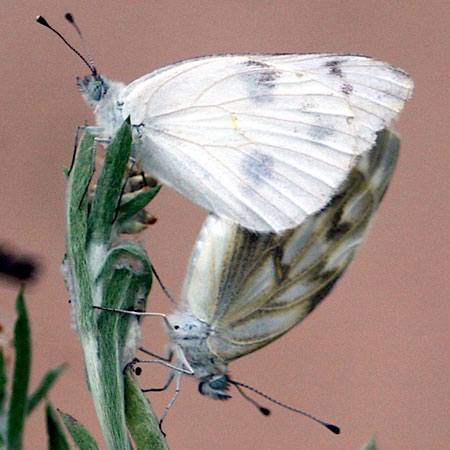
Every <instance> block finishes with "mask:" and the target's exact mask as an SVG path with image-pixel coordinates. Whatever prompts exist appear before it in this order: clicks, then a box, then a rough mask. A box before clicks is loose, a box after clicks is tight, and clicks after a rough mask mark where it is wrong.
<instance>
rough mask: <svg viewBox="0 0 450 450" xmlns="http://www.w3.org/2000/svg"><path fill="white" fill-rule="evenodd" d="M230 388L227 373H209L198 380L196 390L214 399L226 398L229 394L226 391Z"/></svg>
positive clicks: (229, 396)
mask: <svg viewBox="0 0 450 450" xmlns="http://www.w3.org/2000/svg"><path fill="white" fill-rule="evenodd" d="M229 388H230V383H229V381H228V377H227V375H209V376H207V377H204V378H202V379H201V380H200V383H199V385H198V390H199V392H200V394H202V395H206V396H207V397H212V398H214V399H216V400H228V399H229V398H231V395H230V394H229V393H228V392H226V391H228V389H229Z"/></svg>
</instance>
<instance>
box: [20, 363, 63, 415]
mask: <svg viewBox="0 0 450 450" xmlns="http://www.w3.org/2000/svg"><path fill="white" fill-rule="evenodd" d="M66 367H67V364H66V363H64V364H60V365H59V366H56V367H53V368H52V369H50V370H49V371H48V372H47V373H46V374H45V375H44V377H43V378H42V380H41V382H40V383H39V386H38V387H37V388H36V389H35V391H34V392H33V393H32V394H31V395H30V396H29V398H28V405H27V414H30V413H31V411H33V409H34V408H35V407H36V406H37V405H38V403H39V402H40V401H41V400H42V399H43V398H44V397H45V396H46V395H47V392H48V391H49V390H50V388H51V387H52V386H53V384H54V383H55V382H56V379H57V378H58V376H59V374H60V373H61V372H62V371H63V370H64V369H65V368H66Z"/></svg>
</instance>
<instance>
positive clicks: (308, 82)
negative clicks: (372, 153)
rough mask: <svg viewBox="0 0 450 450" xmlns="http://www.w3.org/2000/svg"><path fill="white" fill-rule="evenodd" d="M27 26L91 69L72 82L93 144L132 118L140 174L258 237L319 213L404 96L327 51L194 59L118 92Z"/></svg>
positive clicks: (377, 65)
mask: <svg viewBox="0 0 450 450" xmlns="http://www.w3.org/2000/svg"><path fill="white" fill-rule="evenodd" d="M66 18H67V19H68V20H69V21H70V22H72V23H73V24H74V22H73V17H72V16H71V14H67V15H66ZM37 21H38V22H39V23H41V24H42V25H45V26H46V27H48V28H50V29H51V30H52V31H54V32H55V33H56V34H57V35H58V36H59V37H61V38H62V39H63V40H64V42H65V43H66V44H67V45H68V46H69V47H70V48H71V49H72V50H74V51H75V52H76V53H77V54H78V55H79V56H80V57H81V58H82V60H83V61H84V62H85V63H86V64H87V66H88V67H89V68H90V70H91V72H92V74H91V75H88V76H86V77H85V78H83V79H81V78H78V86H79V88H80V90H81V92H82V94H83V96H84V98H85V99H86V101H87V102H88V103H89V105H91V107H92V108H93V110H94V114H95V116H96V121H97V125H98V126H99V127H100V129H101V131H99V132H98V134H99V136H100V137H102V138H106V139H108V138H112V137H114V135H115V133H116V132H117V131H118V129H119V127H120V126H121V124H122V123H123V121H124V119H126V118H127V117H128V116H130V118H131V123H132V124H133V126H134V130H135V133H134V141H133V150H134V154H135V157H136V158H137V161H138V163H139V164H140V166H141V168H142V169H143V170H144V171H146V172H148V173H150V174H151V175H153V176H155V177H156V178H158V179H160V180H161V181H162V182H163V183H165V184H167V185H169V186H171V187H173V188H174V189H176V190H177V191H179V192H180V193H182V194H183V195H185V196H186V197H187V198H189V199H190V200H192V201H193V202H195V203H197V204H199V205H200V206H203V207H204V208H206V209H208V210H210V211H212V212H214V213H216V214H217V215H219V216H221V217H225V218H227V219H230V220H231V221H233V222H235V223H238V224H240V225H242V226H245V227H246V228H248V229H250V230H256V231H261V232H270V231H272V232H276V233H279V232H281V231H283V230H285V229H287V228H292V227H294V226H297V225H299V224H301V223H302V222H303V221H304V220H305V219H307V218H308V217H309V216H310V215H311V214H314V213H316V212H317V211H320V210H321V209H322V208H323V207H324V206H325V205H326V204H327V203H328V202H329V200H330V199H331V197H332V196H333V195H334V194H335V192H336V190H337V188H338V187H339V186H340V185H341V183H342V182H343V181H344V180H345V179H346V178H347V175H348V173H349V171H350V170H351V169H352V167H354V165H355V164H356V161H357V160H358V157H359V156H360V155H362V154H363V153H364V152H365V151H368V150H369V149H370V148H371V147H372V146H373V144H374V143H375V137H376V133H377V132H378V131H380V130H382V129H383V128H385V127H386V126H388V125H389V124H390V123H391V122H392V121H393V120H394V119H395V117H396V116H397V115H398V114H399V113H400V111H401V110H402V109H403V106H404V104H405V102H406V100H408V99H409V98H410V97H411V94H412V89H413V82H412V80H411V79H410V77H409V75H408V74H407V73H405V72H403V71H402V70H400V69H397V68H395V67H393V66H391V65H390V64H387V63H385V62H382V61H377V60H375V59H372V58H369V57H367V56H362V55H351V54H332V53H318V54H304V55H300V54H253V55H252V54H236V55H226V54H225V55H215V56H204V57H199V58H194V59H189V60H186V61H181V62H179V63H176V64H172V65H170V66H167V67H164V68H162V69H159V70H156V71H154V72H152V73H149V74H147V75H144V76H143V77H141V78H139V79H137V80H136V81H134V82H132V83H131V84H129V85H128V86H125V85H124V84H123V83H120V82H117V81H110V80H108V79H107V78H106V77H105V76H103V75H98V73H97V69H96V68H95V66H94V64H93V62H92V60H91V61H87V60H86V59H85V58H84V57H83V56H82V55H81V54H80V53H79V52H77V51H76V50H75V49H74V48H73V47H72V46H71V45H70V44H69V43H68V42H67V41H66V40H65V39H64V37H63V36H62V35H61V34H60V33H59V32H58V31H56V30H55V29H54V28H52V27H51V26H50V25H49V24H48V23H47V21H46V20H45V19H44V18H43V17H41V16H39V17H38V18H37ZM74 26H75V28H76V30H77V32H78V33H79V35H80V37H81V39H82V36H81V33H80V31H79V29H78V27H77V26H76V25H74ZM82 40H83V39H82Z"/></svg>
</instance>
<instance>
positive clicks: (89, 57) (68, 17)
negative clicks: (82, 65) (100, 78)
mask: <svg viewBox="0 0 450 450" xmlns="http://www.w3.org/2000/svg"><path fill="white" fill-rule="evenodd" d="M64 17H65V18H66V20H67V21H68V22H70V23H71V24H72V25H73V27H74V28H75V31H76V32H77V34H78V37H79V38H80V41H81V45H82V46H83V48H84V51H85V52H86V55H87V56H88V59H89V65H90V66H91V67H93V69H94V71H95V74H96V73H97V69H96V68H95V64H94V58H93V57H92V53H91V52H90V51H89V48H88V46H87V44H86V41H85V40H84V37H83V34H82V33H81V30H80V28H79V27H78V25H77V23H76V22H75V19H74V18H73V16H72V14H71V13H66V15H65V16H64ZM95 74H94V75H95Z"/></svg>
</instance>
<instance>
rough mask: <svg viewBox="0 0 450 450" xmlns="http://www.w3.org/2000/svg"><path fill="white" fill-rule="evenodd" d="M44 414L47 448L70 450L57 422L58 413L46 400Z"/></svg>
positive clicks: (50, 449)
mask: <svg viewBox="0 0 450 450" xmlns="http://www.w3.org/2000/svg"><path fill="white" fill-rule="evenodd" d="M45 416H46V421H47V435H48V448H49V450H70V447H69V443H68V442H67V439H66V437H65V436H64V431H63V429H62V426H61V424H60V422H59V418H58V414H56V411H55V410H54V409H53V407H52V405H51V403H50V402H47V406H46V408H45Z"/></svg>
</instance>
